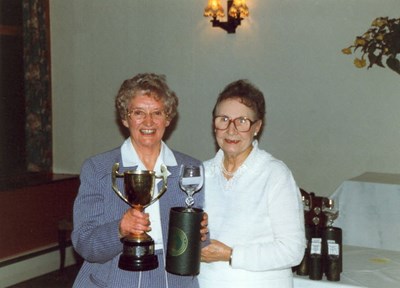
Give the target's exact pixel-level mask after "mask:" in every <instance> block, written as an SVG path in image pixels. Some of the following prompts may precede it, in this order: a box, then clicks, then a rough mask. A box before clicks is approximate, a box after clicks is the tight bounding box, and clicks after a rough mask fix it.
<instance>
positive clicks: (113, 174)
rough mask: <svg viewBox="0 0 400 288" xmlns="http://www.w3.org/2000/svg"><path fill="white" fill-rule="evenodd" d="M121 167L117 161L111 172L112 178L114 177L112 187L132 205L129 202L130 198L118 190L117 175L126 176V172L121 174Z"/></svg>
mask: <svg viewBox="0 0 400 288" xmlns="http://www.w3.org/2000/svg"><path fill="white" fill-rule="evenodd" d="M118 169H119V163H115V164H114V165H113V167H112V172H111V178H112V189H113V190H114V192H115V193H116V194H117V195H118V197H119V198H121V199H122V200H123V201H124V202H125V203H126V204H128V205H129V206H131V207H132V208H133V206H132V204H131V203H129V201H128V199H126V198H125V197H124V195H122V193H121V191H119V190H118V187H117V184H116V178H117V177H124V174H121V173H119V172H118Z"/></svg>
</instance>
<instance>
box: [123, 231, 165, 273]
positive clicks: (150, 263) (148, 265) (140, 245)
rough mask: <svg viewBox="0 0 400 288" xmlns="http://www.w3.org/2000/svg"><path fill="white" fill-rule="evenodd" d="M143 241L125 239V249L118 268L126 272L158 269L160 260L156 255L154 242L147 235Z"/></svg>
mask: <svg viewBox="0 0 400 288" xmlns="http://www.w3.org/2000/svg"><path fill="white" fill-rule="evenodd" d="M145 236H147V237H143V236H142V239H137V238H125V239H124V240H123V243H124V248H123V252H122V255H121V256H120V257H119V262H118V268H120V269H122V270H126V271H148V270H153V269H156V268H157V267H158V258H157V256H156V255H154V241H153V239H151V238H150V236H148V235H145Z"/></svg>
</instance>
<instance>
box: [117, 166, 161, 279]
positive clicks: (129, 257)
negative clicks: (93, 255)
mask: <svg viewBox="0 0 400 288" xmlns="http://www.w3.org/2000/svg"><path fill="white" fill-rule="evenodd" d="M118 169H119V163H115V164H114V165H113V167H112V175H111V177H112V188H113V190H114V192H115V193H116V194H117V195H118V196H119V197H120V198H121V199H122V200H123V201H124V202H125V203H127V204H128V205H129V206H131V207H132V208H133V209H137V210H139V211H144V209H145V208H146V207H148V206H150V205H151V204H153V203H154V202H156V201H157V200H158V199H159V198H160V197H161V196H162V195H163V194H164V193H165V191H166V190H167V167H165V166H164V165H162V166H161V173H162V175H161V176H156V174H155V172H154V171H149V170H129V171H125V172H124V173H119V172H118ZM117 177H121V178H124V190H125V195H123V194H122V193H121V192H120V191H119V190H118V187H117V185H116V178H117ZM156 178H162V179H163V187H162V189H161V190H160V191H159V193H158V195H157V196H155V197H154V187H155V179H156ZM122 243H123V244H124V247H123V252H122V254H121V256H120V258H119V263H118V267H119V268H121V269H123V270H127V271H147V270H152V269H155V268H157V267H158V259H157V256H156V255H154V240H153V239H152V238H151V237H150V236H149V235H148V234H147V233H142V234H131V235H128V236H126V237H124V238H123V239H122Z"/></svg>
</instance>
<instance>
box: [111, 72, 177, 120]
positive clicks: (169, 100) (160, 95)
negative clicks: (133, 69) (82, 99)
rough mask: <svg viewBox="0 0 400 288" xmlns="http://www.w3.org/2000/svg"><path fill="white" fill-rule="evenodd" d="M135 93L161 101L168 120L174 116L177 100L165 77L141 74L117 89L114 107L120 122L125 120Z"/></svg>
mask: <svg viewBox="0 0 400 288" xmlns="http://www.w3.org/2000/svg"><path fill="white" fill-rule="evenodd" d="M137 92H144V94H145V95H148V96H151V97H154V98H155V99H156V100H161V101H162V102H163V104H164V108H165V111H164V112H165V114H166V115H167V118H168V119H169V120H172V119H173V118H174V117H175V116H176V114H177V108H178V104H179V100H178V97H177V96H176V94H175V92H174V91H172V90H171V89H170V88H169V86H168V84H167V82H166V77H165V75H158V74H154V73H142V74H137V75H136V76H134V77H133V78H131V79H127V80H125V81H124V82H123V83H122V85H121V87H120V88H119V91H118V94H117V96H116V98H115V106H116V109H117V112H118V115H119V117H120V118H121V119H122V120H124V119H126V117H127V113H128V105H129V102H130V101H131V100H132V98H133V97H135V96H136V95H137Z"/></svg>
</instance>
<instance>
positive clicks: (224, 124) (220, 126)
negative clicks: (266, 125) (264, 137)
mask: <svg viewBox="0 0 400 288" xmlns="http://www.w3.org/2000/svg"><path fill="white" fill-rule="evenodd" d="M257 121H258V120H256V121H252V120H250V119H249V118H247V117H237V118H235V119H230V118H229V117H228V116H216V117H214V126H215V129H217V130H226V129H228V127H229V125H230V124H231V123H233V125H234V126H235V128H236V130H237V131H238V132H247V131H249V130H250V128H251V126H252V125H253V124H254V123H256V122H257Z"/></svg>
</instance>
